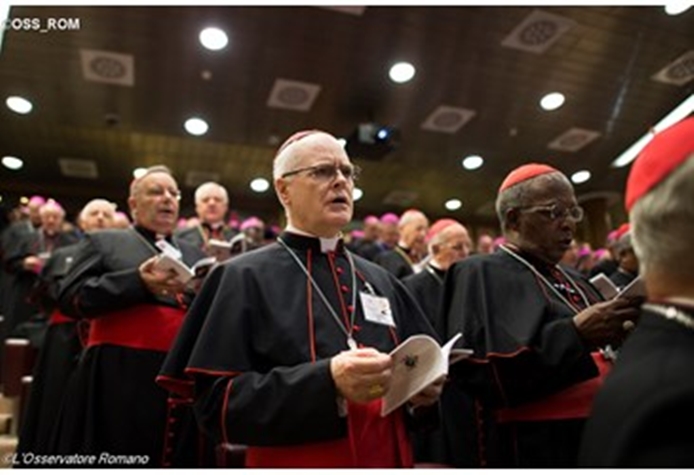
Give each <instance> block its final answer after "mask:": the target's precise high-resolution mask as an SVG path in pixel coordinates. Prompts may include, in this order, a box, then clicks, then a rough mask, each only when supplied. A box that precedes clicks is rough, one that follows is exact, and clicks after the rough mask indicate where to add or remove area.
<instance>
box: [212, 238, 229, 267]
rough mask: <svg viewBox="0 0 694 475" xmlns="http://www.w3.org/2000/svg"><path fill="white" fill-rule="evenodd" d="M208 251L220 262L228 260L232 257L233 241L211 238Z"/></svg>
mask: <svg viewBox="0 0 694 475" xmlns="http://www.w3.org/2000/svg"><path fill="white" fill-rule="evenodd" d="M207 253H208V254H209V255H210V256H214V257H216V258H217V260H218V261H219V262H222V261H226V260H227V259H229V258H230V257H231V242H230V241H220V240H219V239H210V240H209V241H207Z"/></svg>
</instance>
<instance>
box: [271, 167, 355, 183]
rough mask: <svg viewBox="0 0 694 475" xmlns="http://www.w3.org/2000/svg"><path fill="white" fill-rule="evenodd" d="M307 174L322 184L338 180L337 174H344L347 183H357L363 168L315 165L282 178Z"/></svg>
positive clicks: (289, 173)
mask: <svg viewBox="0 0 694 475" xmlns="http://www.w3.org/2000/svg"><path fill="white" fill-rule="evenodd" d="M303 172H307V173H308V174H309V176H310V177H311V178H314V179H315V180H317V181H321V182H331V181H333V180H334V179H335V178H337V173H338V172H340V173H342V176H343V177H345V180H347V181H350V180H351V181H353V182H355V181H357V180H358V179H359V173H360V172H361V168H359V167H358V166H356V165H335V164H332V163H324V164H321V165H313V166H310V167H304V168H297V169H296V170H292V171H288V172H286V173H284V174H282V178H287V177H289V176H292V175H297V174H299V173H303Z"/></svg>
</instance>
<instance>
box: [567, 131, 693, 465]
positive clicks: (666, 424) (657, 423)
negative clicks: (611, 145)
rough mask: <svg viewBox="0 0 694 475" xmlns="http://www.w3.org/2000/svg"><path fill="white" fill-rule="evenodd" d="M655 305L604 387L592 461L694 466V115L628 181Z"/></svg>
mask: <svg viewBox="0 0 694 475" xmlns="http://www.w3.org/2000/svg"><path fill="white" fill-rule="evenodd" d="M626 207H627V210H628V211H629V221H630V223H631V233H632V236H631V237H632V244H633V247H634V251H635V252H636V255H637V256H638V259H639V266H640V272H641V276H642V278H643V279H644V280H645V283H646V289H647V293H648V303H647V304H645V305H644V306H643V308H642V312H641V318H640V321H639V323H638V325H637V327H636V329H635V330H634V332H633V334H632V335H631V336H630V337H629V339H628V340H627V341H626V343H625V344H624V346H623V347H622V349H621V350H620V353H619V358H618V359H617V363H616V364H615V368H614V370H613V371H612V373H611V374H610V375H609V376H608V378H607V380H606V381H605V385H604V386H603V387H602V389H601V390H600V392H599V393H598V397H597V398H596V401H595V407H594V408H593V412H592V414H591V416H590V419H589V421H588V424H587V426H586V431H585V434H584V436H583V444H582V449H581V459H580V460H581V464H582V465H584V466H587V467H679V468H689V469H691V468H692V467H694V432H692V427H693V425H694V404H693V402H694V377H692V361H694V240H693V239H692V237H693V236H694V118H690V119H686V120H684V121H682V122H680V123H679V124H677V125H674V126H672V127H670V128H669V129H666V130H664V131H663V132H661V133H659V134H658V135H656V136H655V138H653V140H652V141H651V142H650V143H649V144H648V145H647V146H646V148H645V149H644V150H643V152H641V155H640V156H639V157H638V158H637V159H636V162H635V163H634V165H633V166H632V168H631V172H630V173H629V178H628V181H627V191H626Z"/></svg>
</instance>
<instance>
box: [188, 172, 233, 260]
mask: <svg viewBox="0 0 694 475" xmlns="http://www.w3.org/2000/svg"><path fill="white" fill-rule="evenodd" d="M228 210H229V194H228V193H227V190H226V188H224V187H223V186H222V185H220V184H219V183H215V182H212V181H209V182H207V183H203V184H202V185H200V186H198V187H197V188H196V190H195V213H196V214H197V217H198V221H199V222H198V223H197V224H196V225H195V226H191V227H187V228H184V229H182V230H180V231H177V232H176V233H175V235H176V237H177V238H178V239H182V240H184V241H188V242H189V243H191V244H193V245H194V246H197V247H199V248H200V249H203V250H204V251H205V252H207V251H208V245H207V244H208V242H209V240H210V239H216V240H218V241H229V240H231V238H233V237H234V235H235V234H236V233H235V232H234V230H233V229H231V228H230V227H229V226H227V225H226V223H225V217H226V214H227V211H228Z"/></svg>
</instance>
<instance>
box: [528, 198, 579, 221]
mask: <svg viewBox="0 0 694 475" xmlns="http://www.w3.org/2000/svg"><path fill="white" fill-rule="evenodd" d="M519 209H520V210H521V211H527V212H529V213H535V212H539V213H543V214H545V215H546V216H548V217H549V219H551V220H552V221H556V220H558V219H566V218H571V219H572V220H573V221H575V222H577V223H578V222H579V221H581V220H582V219H583V208H581V207H580V206H578V205H576V206H571V207H566V206H564V205H560V204H558V203H554V204H553V205H544V206H528V207H525V208H519Z"/></svg>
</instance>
